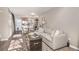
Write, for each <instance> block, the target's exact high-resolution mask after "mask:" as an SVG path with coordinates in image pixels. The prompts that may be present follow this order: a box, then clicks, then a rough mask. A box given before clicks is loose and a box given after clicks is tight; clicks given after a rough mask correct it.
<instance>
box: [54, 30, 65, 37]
mask: <svg viewBox="0 0 79 59" xmlns="http://www.w3.org/2000/svg"><path fill="white" fill-rule="evenodd" d="M61 34H64V32H63V31H60V30H56V32H55V36H58V35H61Z"/></svg>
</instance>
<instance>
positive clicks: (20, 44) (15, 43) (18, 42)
mask: <svg viewBox="0 0 79 59" xmlns="http://www.w3.org/2000/svg"><path fill="white" fill-rule="evenodd" d="M9 48H11V49H9ZM0 51H27V47H26V42H25V40H23V39H22V35H21V34H14V35H13V37H11V38H10V39H9V40H8V41H0ZM56 51H76V50H75V49H73V48H70V47H64V48H61V49H58V50H56Z"/></svg>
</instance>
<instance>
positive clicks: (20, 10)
mask: <svg viewBox="0 0 79 59" xmlns="http://www.w3.org/2000/svg"><path fill="white" fill-rule="evenodd" d="M9 9H10V10H11V12H13V13H14V15H16V16H28V15H30V14H31V13H35V14H37V15H40V14H42V13H44V12H46V11H48V10H50V9H52V7H10V8H9Z"/></svg>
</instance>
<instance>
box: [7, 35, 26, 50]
mask: <svg viewBox="0 0 79 59" xmlns="http://www.w3.org/2000/svg"><path fill="white" fill-rule="evenodd" d="M23 43H24V42H23V39H22V35H21V34H16V35H14V36H13V39H12V40H11V42H10V45H9V48H8V51H25V50H27V49H24V47H23Z"/></svg>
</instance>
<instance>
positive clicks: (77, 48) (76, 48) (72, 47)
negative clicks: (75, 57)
mask: <svg viewBox="0 0 79 59" xmlns="http://www.w3.org/2000/svg"><path fill="white" fill-rule="evenodd" d="M70 47H71V48H74V49H76V50H79V48H77V47H75V46H73V45H70Z"/></svg>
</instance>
